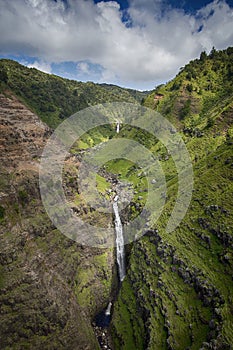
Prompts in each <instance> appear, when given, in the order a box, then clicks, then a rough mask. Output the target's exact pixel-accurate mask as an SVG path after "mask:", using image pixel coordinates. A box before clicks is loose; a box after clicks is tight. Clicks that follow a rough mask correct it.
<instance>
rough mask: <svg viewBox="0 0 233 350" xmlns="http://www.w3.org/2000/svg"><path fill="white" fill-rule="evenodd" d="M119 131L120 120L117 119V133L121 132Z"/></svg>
mask: <svg viewBox="0 0 233 350" xmlns="http://www.w3.org/2000/svg"><path fill="white" fill-rule="evenodd" d="M119 131H120V122H119V121H118V120H117V125H116V133H117V134H119Z"/></svg>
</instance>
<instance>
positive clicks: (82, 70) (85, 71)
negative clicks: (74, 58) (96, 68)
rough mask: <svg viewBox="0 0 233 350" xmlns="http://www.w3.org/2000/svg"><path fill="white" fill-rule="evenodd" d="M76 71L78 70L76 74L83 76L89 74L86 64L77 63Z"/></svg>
mask: <svg viewBox="0 0 233 350" xmlns="http://www.w3.org/2000/svg"><path fill="white" fill-rule="evenodd" d="M77 70H78V72H80V73H83V74H90V73H91V70H90V68H89V64H88V63H87V62H79V63H78V64H77Z"/></svg>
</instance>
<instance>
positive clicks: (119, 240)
mask: <svg viewBox="0 0 233 350" xmlns="http://www.w3.org/2000/svg"><path fill="white" fill-rule="evenodd" d="M117 201H118V196H116V197H115V198H114V202H113V211H114V214H115V231H116V253H117V264H118V270H119V277H120V281H121V282H122V281H123V279H124V278H125V246H124V236H123V228H122V223H121V218H120V215H119V210H118V204H117Z"/></svg>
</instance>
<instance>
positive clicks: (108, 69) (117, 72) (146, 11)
mask: <svg viewBox="0 0 233 350" xmlns="http://www.w3.org/2000/svg"><path fill="white" fill-rule="evenodd" d="M0 8H1V13H0V32H1V38H0V52H2V53H3V54H15V55H16V54H24V55H28V56H31V57H38V62H35V63H34V65H35V64H36V65H37V68H39V66H40V67H42V68H43V67H44V69H43V70H45V69H46V70H48V71H49V70H50V71H51V67H50V66H49V64H48V63H46V62H56V63H59V62H64V61H73V62H76V63H78V62H81V63H78V66H77V68H78V69H79V70H80V71H82V73H83V74H89V76H91V73H92V71H91V67H92V66H93V65H100V66H102V67H103V72H102V76H101V77H100V79H101V80H102V79H103V78H106V79H107V80H108V81H109V80H111V79H112V80H113V81H116V80H117V81H118V82H120V83H121V84H123V85H134V86H136V85H137V86H138V87H139V86H141V85H144V86H145V83H148V85H149V84H151V83H152V82H153V83H156V82H158V81H160V82H161V81H162V80H163V81H164V80H168V79H170V78H171V77H172V76H174V74H175V73H176V72H177V71H178V69H179V67H181V66H183V65H184V64H185V63H186V62H188V61H189V60H190V59H192V58H195V57H197V56H199V54H200V52H201V51H203V50H207V51H209V50H210V49H211V48H212V46H215V47H216V48H217V49H222V48H226V47H227V46H230V45H233V26H232V21H233V9H232V8H230V7H229V6H228V5H227V4H226V3H225V2H224V1H217V0H214V1H213V2H212V3H211V4H209V5H207V6H206V7H204V8H203V9H201V10H200V11H199V12H198V13H197V14H196V16H194V15H188V14H186V13H185V12H184V11H182V10H178V9H172V8H171V7H169V6H167V5H166V2H164V1H162V0H147V1H144V0H131V1H130V7H129V9H128V17H129V21H128V23H125V22H122V12H121V10H120V6H119V5H118V4H117V3H116V2H114V1H109V2H100V3H98V4H94V2H93V1H92V0H79V1H75V0H69V1H68V4H67V5H65V4H64V3H63V2H62V1H61V0H57V1H56V2H55V1H50V0H17V1H13V0H12V1H5V0H0ZM129 23H130V24H131V25H129ZM201 26H202V30H201V31H199V30H198V29H199V28H200V27H201ZM39 60H40V61H39ZM85 61H88V62H89V63H86V62H85ZM46 65H47V68H46Z"/></svg>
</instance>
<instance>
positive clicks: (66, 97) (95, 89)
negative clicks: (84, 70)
mask: <svg viewBox="0 0 233 350" xmlns="http://www.w3.org/2000/svg"><path fill="white" fill-rule="evenodd" d="M6 88H8V89H10V90H12V91H13V92H14V93H15V94H16V95H17V96H18V97H20V98H21V99H22V100H23V102H25V103H26V104H27V105H28V106H29V107H30V108H31V109H33V110H34V111H35V112H36V113H37V114H38V115H39V116H40V117H41V118H42V120H43V121H45V122H46V123H47V124H48V125H49V126H51V127H53V128H54V127H56V126H57V125H58V124H59V123H61V122H62V120H63V119H64V118H67V117H69V116H70V115H72V114H74V113H76V112H77V111H79V110H81V109H83V108H86V107H88V106H89V105H94V104H98V103H105V102H113V101H125V102H133V103H135V102H140V101H141V99H142V98H143V97H145V95H146V93H143V92H140V91H135V90H131V89H124V88H120V87H118V86H116V85H108V84H94V83H92V82H87V83H83V82H78V81H75V80H68V79H63V78H60V77H58V76H55V75H49V74H46V73H43V72H41V71H38V70H37V69H35V68H27V67H25V66H22V65H21V64H19V63H17V62H15V61H11V60H6V59H2V60H0V90H2V91H4V90H5V89H6Z"/></svg>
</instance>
